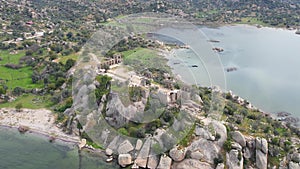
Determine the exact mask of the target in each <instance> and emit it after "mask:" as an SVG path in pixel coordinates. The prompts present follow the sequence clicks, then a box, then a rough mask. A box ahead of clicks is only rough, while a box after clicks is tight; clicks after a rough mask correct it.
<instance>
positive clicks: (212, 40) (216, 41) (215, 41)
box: [208, 39, 220, 43]
mask: <svg viewBox="0 0 300 169" xmlns="http://www.w3.org/2000/svg"><path fill="white" fill-rule="evenodd" d="M208 42H212V43H219V42H220V41H219V40H214V39H211V40H208Z"/></svg>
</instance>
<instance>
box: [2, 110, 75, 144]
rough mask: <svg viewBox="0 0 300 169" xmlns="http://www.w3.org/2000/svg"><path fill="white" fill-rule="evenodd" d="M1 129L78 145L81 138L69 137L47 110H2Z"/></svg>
mask: <svg viewBox="0 0 300 169" xmlns="http://www.w3.org/2000/svg"><path fill="white" fill-rule="evenodd" d="M0 127H5V128H14V129H18V130H19V131H20V132H29V133H35V134H38V135H42V136H46V137H48V138H49V141H51V140H52V141H54V140H60V141H63V142H66V143H74V144H78V143H79V142H80V138H79V136H75V135H69V134H66V133H64V132H63V131H62V129H61V128H59V127H58V126H57V125H56V124H55V116H54V114H53V113H52V112H51V111H50V110H47V109H38V110H31V109H21V110H20V111H16V110H15V109H12V108H3V109H0Z"/></svg>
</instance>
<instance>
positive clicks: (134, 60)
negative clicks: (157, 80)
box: [122, 48, 170, 71]
mask: <svg viewBox="0 0 300 169" xmlns="http://www.w3.org/2000/svg"><path fill="white" fill-rule="evenodd" d="M122 54H123V56H124V64H125V65H130V66H132V67H134V68H135V69H136V70H138V71H141V70H143V69H145V68H159V69H164V70H167V71H169V69H170V68H169V67H168V66H166V65H167V64H166V63H167V59H165V58H164V57H163V56H160V55H159V54H158V52H157V51H156V50H153V49H148V48H136V49H133V50H128V51H124V52H122Z"/></svg>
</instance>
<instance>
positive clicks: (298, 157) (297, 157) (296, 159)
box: [292, 153, 300, 163]
mask: <svg viewBox="0 0 300 169" xmlns="http://www.w3.org/2000/svg"><path fill="white" fill-rule="evenodd" d="M292 161H293V162H295V163H300V153H294V154H293V155H292Z"/></svg>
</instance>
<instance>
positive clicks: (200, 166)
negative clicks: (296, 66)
mask: <svg viewBox="0 0 300 169" xmlns="http://www.w3.org/2000/svg"><path fill="white" fill-rule="evenodd" d="M172 168H174V169H213V167H212V166H211V165H210V164H208V163H205V162H201V161H199V160H195V159H185V160H183V161H182V162H179V163H177V164H174V165H173V166H172Z"/></svg>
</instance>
